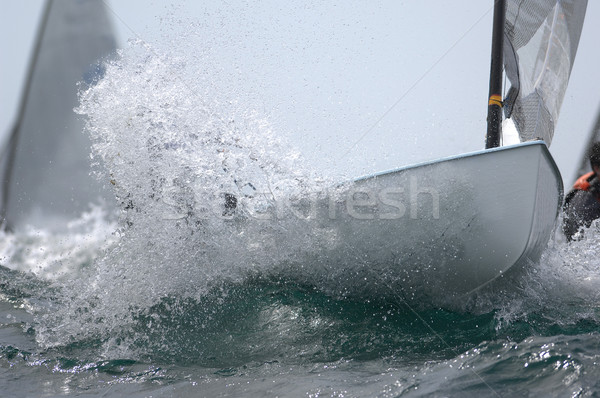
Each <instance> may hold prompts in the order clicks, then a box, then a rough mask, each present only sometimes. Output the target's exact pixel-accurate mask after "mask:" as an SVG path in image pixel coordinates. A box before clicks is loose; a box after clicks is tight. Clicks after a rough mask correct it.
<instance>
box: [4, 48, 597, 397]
mask: <svg viewBox="0 0 600 398" xmlns="http://www.w3.org/2000/svg"><path fill="white" fill-rule="evenodd" d="M195 56H196V55H194V56H184V55H182V54H181V53H178V52H168V51H159V50H157V49H155V48H153V47H151V46H149V45H148V44H147V43H145V42H143V41H140V40H137V41H133V42H131V43H130V46H129V47H128V48H127V49H126V50H124V51H121V52H120V53H119V55H118V56H117V57H116V58H115V59H113V60H111V61H108V62H107V64H106V73H105V76H104V78H103V79H102V80H100V81H99V82H98V83H97V84H96V85H95V86H93V87H91V88H88V89H85V90H82V92H81V94H80V105H79V107H78V108H77V109H76V112H77V113H79V114H81V115H82V117H85V118H86V120H87V127H86V134H90V136H91V137H92V140H93V147H92V159H93V162H94V165H95V166H94V167H95V174H96V176H97V178H98V179H99V181H101V182H103V183H104V184H106V185H107V186H108V187H110V189H112V191H113V193H114V197H115V200H114V203H108V204H106V203H105V204H94V205H91V206H90V209H89V211H88V212H86V213H85V214H82V215H81V216H80V217H79V218H76V219H74V220H70V221H69V222H68V223H67V228H66V229H65V230H64V231H62V232H61V233H60V234H57V233H53V232H51V231H44V230H39V229H35V228H33V227H31V228H22V229H21V230H18V231H15V232H11V233H6V232H2V236H1V239H0V242H1V243H0V264H1V266H0V307H1V312H0V385H1V386H2V391H1V392H0V394H1V395H2V396H7V397H9V396H10V397H32V396H36V397H37V396H61V395H77V396H115V397H117V396H124V395H128V396H132V397H146V396H174V397H179V396H193V397H219V396H223V397H225V396H281V397H284V396H289V397H297V396H307V397H365V396H379V397H396V396H594V395H596V394H598V391H599V390H600V381H599V380H600V367H599V365H598V362H599V361H600V357H599V355H600V335H599V331H600V312H599V309H600V304H599V303H600V294H599V290H598V282H599V278H598V267H599V266H600V261H599V260H598V259H597V256H598V253H597V247H598V244H599V243H600V225H597V224H594V225H593V226H592V228H591V229H590V230H588V231H586V233H585V236H584V237H583V239H582V240H580V241H577V242H574V243H571V244H567V243H566V242H565V240H564V238H563V237H562V236H561V234H560V231H557V232H556V233H555V235H554V236H553V238H552V239H551V241H550V243H549V246H548V248H547V249H546V251H545V252H544V254H543V255H542V258H541V260H540V261H539V262H538V263H536V264H531V265H530V267H529V269H528V270H527V272H525V273H524V274H523V275H521V277H520V278H519V279H518V280H515V281H513V283H511V284H504V285H502V286H501V287H500V288H495V289H483V290H482V291H480V292H478V293H477V294H476V295H474V296H472V297H470V298H469V299H468V300H465V301H464V302H459V303H456V302H454V303H453V305H452V306H449V307H444V306H439V305H437V304H436V303H434V302H426V301H422V302H414V301H408V300H407V299H406V297H405V296H404V295H403V294H402V292H399V291H390V290H386V287H385V284H384V283H382V281H385V278H386V275H385V274H383V275H371V277H369V278H365V279H364V280H362V281H361V282H360V283H357V282H356V280H355V279H352V278H349V279H348V280H347V282H345V280H344V279H343V278H341V277H338V278H336V279H335V280H333V279H332V278H331V275H329V274H328V272H327V270H321V269H320V268H319V267H318V264H314V263H311V262H310V260H309V259H310V258H311V253H313V252H315V251H318V250H319V249H320V248H321V247H322V246H323V245H327V242H328V239H331V234H335V231H325V232H324V230H323V229H322V228H320V227H319V228H317V227H316V225H315V224H314V223H313V222H312V221H311V218H310V217H309V213H306V206H304V205H303V204H302V203H303V200H305V199H307V198H308V199H311V198H314V196H311V195H315V193H316V192H320V191H322V190H323V189H324V188H328V187H331V186H335V184H333V182H334V181H339V179H337V178H336V177H335V176H329V175H327V174H326V173H323V172H322V171H316V170H314V169H313V168H312V167H310V166H308V165H307V164H306V162H304V161H303V159H302V157H301V156H300V155H299V154H298V153H297V152H296V151H294V150H293V149H292V148H291V146H290V145H288V144H287V143H285V142H284V140H282V139H281V137H280V134H278V133H277V132H276V131H275V129H274V127H273V126H272V125H271V124H270V123H269V120H268V117H267V116H265V115H263V114H261V112H259V111H257V110H255V109H252V108H251V107H249V106H248V103H247V102H246V101H241V102H240V101H234V100H232V98H233V96H232V93H233V91H228V90H226V89H225V90H224V89H223V86H222V82H221V83H219V84H217V83H216V82H214V81H212V80H211V78H210V75H209V74H208V73H207V72H206V70H202V69H198V65H201V66H202V67H207V64H206V63H202V62H196V61H198V60H197V59H195V58H194V57H195ZM234 91H235V90H234ZM329 194H330V195H335V190H333V191H331V192H329ZM228 195H232V196H235V198H236V199H235V203H233V202H232V199H231V196H228ZM290 198H293V199H290ZM311 200H312V199H311ZM308 202H310V200H308ZM304 259H306V260H304ZM339 267H340V269H342V270H344V272H347V273H352V272H355V270H354V269H352V265H351V264H339ZM342 274H343V273H340V275H342ZM365 286H367V287H369V286H370V287H371V288H366V289H365Z"/></svg>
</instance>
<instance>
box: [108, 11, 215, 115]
mask: <svg viewBox="0 0 600 398" xmlns="http://www.w3.org/2000/svg"><path fill="white" fill-rule="evenodd" d="M102 3H103V4H104V6H105V7H106V8H107V9H108V10H109V11H110V12H111V13H112V14H113V15H114V16H115V18H116V19H118V20H119V22H121V23H122V24H123V26H125V28H127V29H128V30H129V31H130V32H131V33H132V34H133V36H135V38H136V39H138V40H139V41H140V42H141V43H142V44H143V46H144V47H145V48H146V49H147V50H148V51H150V52H151V53H152V55H154V56H156V57H158V58H159V59H160V57H161V55H160V54H159V53H158V51H156V50H155V49H154V47H152V46H151V45H150V43H148V42H147V41H146V40H144V39H143V38H142V36H141V35H139V34H138V33H137V32H136V31H135V30H133V28H132V27H131V26H129V25H128V24H127V22H125V20H123V18H121V17H120V16H119V14H117V13H116V12H115V10H114V9H113V8H112V7H111V6H110V5H109V4H108V1H107V0H102ZM175 79H177V80H178V81H180V82H181V84H183V86H184V87H185V88H186V89H187V90H188V91H189V92H190V94H192V95H193V96H195V97H197V98H200V99H201V98H202V97H201V96H200V95H198V93H196V91H195V90H194V89H193V88H192V86H191V85H190V84H188V82H187V81H185V80H184V79H182V78H181V76H179V75H176V76H175ZM200 110H201V111H202V112H204V113H206V112H207V111H206V110H205V109H202V108H200ZM213 116H215V115H213ZM217 117H218V116H217ZM219 120H220V121H222V122H225V121H224V119H223V118H221V117H219Z"/></svg>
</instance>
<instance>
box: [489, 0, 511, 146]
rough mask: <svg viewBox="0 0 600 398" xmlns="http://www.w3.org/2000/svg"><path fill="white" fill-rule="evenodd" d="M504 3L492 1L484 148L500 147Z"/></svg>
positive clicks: (502, 1) (497, 0)
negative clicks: (488, 88) (490, 59)
mask: <svg viewBox="0 0 600 398" xmlns="http://www.w3.org/2000/svg"><path fill="white" fill-rule="evenodd" d="M505 17H506V1H505V0H494V25H493V30H492V61H491V66H490V92H489V101H488V115H487V135H486V138H485V148H486V149H489V148H495V147H498V146H500V134H501V133H502V67H503V62H504V57H503V51H502V50H503V46H504V20H505Z"/></svg>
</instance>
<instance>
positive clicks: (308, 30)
mask: <svg viewBox="0 0 600 398" xmlns="http://www.w3.org/2000/svg"><path fill="white" fill-rule="evenodd" d="M216 3H217V2H203V1H197V2H175V5H174V2H170V1H164V2H163V1H151V2H146V1H142V0H135V1H119V2H117V1H109V2H108V3H107V4H108V5H109V7H110V9H111V15H110V16H111V18H112V19H113V23H114V26H115V29H116V31H117V34H118V38H119V44H120V46H125V45H126V44H125V43H126V40H127V38H130V37H132V36H136V35H137V36H138V37H139V38H142V39H143V40H145V41H147V42H148V43H150V44H151V45H155V46H156V47H157V48H168V47H169V44H170V43H169V40H170V39H174V38H175V35H174V33H171V32H170V31H171V29H172V30H173V31H175V30H185V29H191V30H196V32H195V33H196V34H195V35H194V36H193V38H192V37H190V40H195V41H196V42H195V43H194V46H196V48H198V51H199V52H202V51H203V50H204V49H210V51H211V52H212V54H213V55H212V56H213V58H214V59H218V60H219V62H221V63H222V69H221V72H219V73H218V74H217V75H215V76H214V78H215V81H217V82H222V83H223V84H227V85H237V90H236V91H234V92H235V93H237V94H239V98H232V100H239V99H240V98H241V99H242V100H243V101H246V102H247V106H248V107H249V108H256V109H259V110H261V111H263V112H264V113H265V114H267V115H269V118H270V119H272V122H273V123H274V125H275V128H276V131H280V132H281V135H283V136H286V137H288V138H289V139H290V141H291V142H292V143H293V144H294V145H297V146H298V147H299V148H300V150H301V151H302V152H303V153H304V154H305V156H306V157H307V158H309V160H311V161H313V162H315V163H321V166H322V167H333V168H339V169H344V170H352V171H353V172H354V170H356V173H363V172H374V171H378V170H381V169H389V168H392V167H396V166H401V165H406V164H410V163H414V162H419V161H423V160H429V159H433V158H437V157H441V156H448V155H454V154H457V153H462V152H467V151H473V150H478V149H482V148H483V143H484V135H485V117H486V108H487V101H486V100H487V84H488V82H487V75H488V73H489V47H490V44H489V41H490V36H491V7H492V3H493V2H492V0H489V1H483V0H480V1H473V0H463V1H453V2H448V1H446V0H444V1H442V0H435V1H434V0H426V1H416V0H415V1H404V2H398V1H381V2H376V1H351V2H347V1H345V2H341V3H339V4H336V2H333V1H308V2H295V1H294V2H280V1H274V0H271V1H261V2H256V4H254V3H252V2H251V4H248V3H246V2H242V1H232V2H229V3H228V4H225V3H223V4H216ZM219 3H220V2H219ZM3 5H4V8H3V12H2V14H1V15H0V21H1V22H0V50H1V53H2V57H1V58H0V71H1V72H2V73H0V87H2V90H1V94H0V95H1V97H0V136H4V135H5V132H6V131H8V130H9V128H10V126H11V124H12V122H13V121H14V117H15V114H16V106H17V102H18V99H19V96H20V92H21V87H22V84H23V78H24V74H25V70H26V67H27V63H28V60H29V56H30V53H31V45H32V43H33V38H34V35H35V32H36V28H37V24H38V22H39V19H40V14H41V9H42V5H43V1H40V0H26V1H9V0H3ZM599 20H600V4H598V2H597V1H593V0H592V1H589V5H588V11H587V16H586V24H585V26H584V29H583V34H582V38H581V42H580V46H579V52H578V55H577V59H576V62H575V66H574V69H573V72H572V75H571V83H570V86H569V89H568V91H567V95H566V98H565V100H564V103H563V107H562V111H561V117H560V120H559V124H558V127H557V131H556V134H555V139H554V141H553V143H552V147H551V152H552V153H553V155H554V157H555V160H556V162H557V164H558V166H559V168H560V170H561V173H562V175H563V179H564V180H565V184H566V185H567V186H569V185H570V184H571V182H572V181H571V180H572V178H573V177H574V175H573V174H574V172H575V168H576V166H577V163H578V161H579V157H580V154H581V151H582V148H583V145H584V144H585V139H586V138H587V135H588V133H589V131H590V129H591V127H592V125H593V123H594V120H595V117H596V112H597V110H598V107H599V105H600V92H599V90H598V87H599V84H598V80H599V79H598V77H597V65H598V64H600V54H598V51H597V43H596V42H595V41H596V40H597V38H598V37H600V24H598V23H597V21H599ZM190 22H198V23H197V24H196V25H195V26H194V27H189V28H188V26H189V24H190ZM207 51H208V50H207ZM214 59H213V61H214ZM200 67H202V65H200Z"/></svg>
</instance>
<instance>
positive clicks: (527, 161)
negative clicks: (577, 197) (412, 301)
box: [0, 0, 587, 297]
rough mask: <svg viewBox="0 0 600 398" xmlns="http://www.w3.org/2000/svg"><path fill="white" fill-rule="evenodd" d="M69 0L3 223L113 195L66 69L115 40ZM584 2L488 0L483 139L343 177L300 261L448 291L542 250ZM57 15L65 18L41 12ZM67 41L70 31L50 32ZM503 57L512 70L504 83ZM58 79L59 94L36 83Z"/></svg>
mask: <svg viewBox="0 0 600 398" xmlns="http://www.w3.org/2000/svg"><path fill="white" fill-rule="evenodd" d="M66 3H67V2H61V1H56V0H54V1H49V3H48V7H47V9H46V13H45V21H46V22H45V23H44V24H43V25H42V29H41V31H40V36H39V37H40V39H39V40H38V46H39V47H40V51H39V54H38V55H36V58H35V60H34V62H33V66H32V69H31V71H30V74H29V75H30V77H29V79H28V82H29V83H28V87H27V89H26V95H25V96H24V99H23V102H22V106H21V112H20V115H19V118H18V121H17V123H16V125H15V128H14V130H13V132H12V135H11V139H10V141H9V143H8V145H7V146H6V147H5V149H4V153H3V154H2V163H1V164H0V166H1V169H0V173H1V175H2V178H3V180H2V192H1V193H2V195H1V203H0V205H1V206H0V208H1V217H2V222H3V225H4V226H5V228H13V229H17V228H19V227H21V226H23V225H30V224H34V223H35V225H37V226H39V227H44V228H45V227H47V226H48V225H49V224H50V225H61V221H59V220H65V219H69V218H73V217H76V216H77V215H78V214H80V213H81V211H83V210H85V208H86V206H88V204H89V203H90V202H93V201H95V200H96V199H97V198H98V197H106V198H107V199H106V200H107V201H111V196H112V201H113V202H114V195H111V189H109V188H103V187H99V186H98V183H97V181H95V180H94V179H93V177H91V176H90V175H89V174H90V169H89V159H88V157H89V153H90V150H89V141H87V140H88V138H87V137H86V136H85V135H84V134H82V133H81V131H82V123H81V121H76V119H75V118H73V113H72V108H73V107H74V106H75V105H76V102H77V97H76V88H75V87H74V83H75V82H77V81H81V80H83V81H84V82H86V83H85V84H94V82H95V81H96V80H97V79H98V78H100V75H101V73H102V66H101V65H102V64H101V63H100V64H99V63H97V60H98V59H99V58H102V57H105V56H107V55H108V54H110V53H111V52H112V51H113V50H114V48H115V41H114V37H113V35H112V32H111V30H110V24H109V23H108V22H107V21H106V13H105V10H104V8H103V5H102V2H99V1H91V0H88V1H79V2H69V5H70V7H67V6H66ZM74 5H75V6H74ZM73 6H74V7H73ZM586 6H587V2H586V1H585V0H583V1H582V0H556V1H549V0H543V1H542V0H496V1H495V7H494V9H495V11H494V32H493V38H492V42H493V45H492V65H491V78H490V95H489V115H488V134H487V138H486V148H485V149H483V150H481V151H477V152H473V153H467V154H461V155H457V156H452V157H449V158H443V159H438V160H435V161H430V162H426V163H421V164H417V165H411V166H408V167H404V168H399V169H395V170H391V171H387V172H381V173H377V174H373V175H369V176H365V177H362V178H358V179H356V180H354V181H352V182H351V183H350V184H343V185H342V186H341V188H340V189H336V190H335V194H332V195H329V196H328V197H326V198H324V199H323V198H322V200H320V201H319V202H318V209H317V210H318V211H317V213H318V214H319V216H318V217H317V218H316V223H317V224H318V228H320V229H321V230H320V231H319V234H320V235H319V236H320V238H319V239H321V240H322V241H323V245H319V246H320V247H318V248H314V250H311V248H307V250H306V251H305V252H304V253H303V255H304V257H303V258H302V259H301V260H299V261H301V262H302V264H311V266H313V267H321V269H325V270H326V271H327V272H326V275H330V276H331V277H332V278H339V279H340V280H343V279H348V278H353V279H356V281H358V282H360V281H362V280H364V279H366V278H372V277H373V276H376V277H377V278H381V281H382V283H384V284H386V285H388V286H391V285H394V286H395V285H401V286H404V287H406V286H412V287H415V289H420V290H428V291H429V292H430V293H431V294H434V295H435V294H440V295H444V296H450V297H463V296H465V295H469V294H471V293H473V292H476V291H478V290H479V289H481V288H482V287H484V286H487V285H488V284H489V283H490V282H492V281H494V280H496V279H498V278H500V277H502V276H503V275H506V274H508V273H510V272H513V271H514V270H518V269H523V268H524V267H527V266H528V265H529V264H531V263H534V262H536V261H538V259H539V258H540V256H541V253H542V251H543V250H544V248H545V247H546V245H547V243H548V240H549V238H550V235H551V233H552V230H553V228H554V226H555V223H556V219H557V215H558V212H559V208H560V205H561V202H562V195H563V186H562V178H561V176H560V172H559V170H558V168H557V166H556V164H555V162H554V160H553V159H552V156H551V155H550V153H549V151H548V146H549V145H550V143H551V141H552V137H553V133H554V126H555V124H556V122H557V118H558V113H559V109H560V105H561V102H562V98H563V96H564V93H565V90H566V86H567V83H568V79H569V75H570V72H571V68H572V65H573V62H574V59H575V54H576V50H577V46H578V43H579V36H580V34H581V29H582V25H583V19H584V15H585V9H586ZM56 18H58V19H59V20H62V21H63V22H64V23H62V24H61V23H58V24H57V23H55V22H56V21H54V22H52V23H51V22H49V21H51V20H53V19H56ZM67 22H68V23H72V24H73V25H72V26H71V25H68V24H67ZM81 24H85V25H86V26H85V29H83V27H82V26H81ZM96 24H97V25H96ZM50 26H52V27H54V28H52V29H50V28H47V27H50ZM59 27H61V28H59ZM84 32H85V35H87V36H88V37H85V38H84V37H83V35H84ZM69 34H74V35H75V36H76V38H72V37H71V38H67V37H66V36H65V35H69ZM71 40H73V41H71ZM66 42H70V43H75V44H71V45H70V46H71V49H68V48H65V47H66V46H63V47H61V46H59V47H58V48H52V46H50V44H52V43H66ZM40 43H41V44H40ZM75 46H79V47H77V51H76V53H77V54H79V55H78V57H77V58H74V62H73V63H72V65H71V68H70V69H69V70H65V72H64V73H65V74H68V76H66V75H65V76H64V78H61V79H62V80H61V79H57V78H55V77H50V75H47V74H46V73H49V72H48V71H50V70H52V71H53V72H55V71H56V69H57V68H56V66H55V63H56V59H60V58H63V59H64V57H69V56H71V55H70V53H63V52H62V51H68V50H72V49H73V48H75ZM45 48H48V50H44V49H45ZM503 68H504V71H505V74H506V77H507V78H508V80H510V83H511V87H510V88H509V89H508V91H507V94H506V95H505V96H502V75H503V72H502V71H503ZM67 81H70V83H67ZM67 88H68V89H69V90H72V94H68V95H66V97H67V98H71V99H70V100H69V101H70V102H69V101H67V102H66V103H52V101H51V100H50V99H49V98H48V96H46V97H41V98H40V97H38V96H37V95H32V94H31V93H33V92H36V93H39V92H45V93H50V94H53V93H55V92H57V91H60V90H66V89H67ZM503 112H504V114H505V117H506V120H505V121H504V123H503V124H504V125H505V126H514V129H515V130H516V131H517V132H518V136H519V138H518V140H517V141H518V142H517V143H516V144H512V145H506V143H507V141H508V139H507V134H503V133H502V132H501V130H502V129H501V125H502V120H501V119H502V113H503ZM40 116H42V117H40ZM72 123H73V124H72ZM77 123H78V124H77ZM33 143H35V144H36V145H33ZM40 143H42V145H39V144H40ZM34 148H35V149H34ZM283 238H286V239H292V238H293V237H289V236H287V237H282V239H283ZM306 252H308V253H309V254H308V255H307V254H306ZM297 268H298V269H299V270H300V271H299V272H302V267H297ZM376 285H377V284H375V285H371V286H376ZM392 287H393V286H392Z"/></svg>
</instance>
